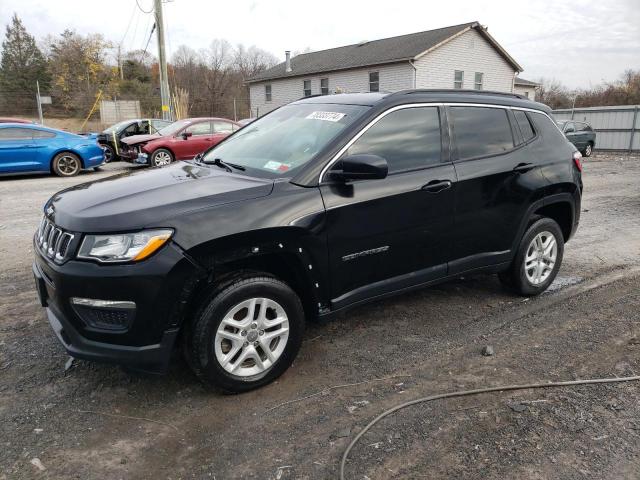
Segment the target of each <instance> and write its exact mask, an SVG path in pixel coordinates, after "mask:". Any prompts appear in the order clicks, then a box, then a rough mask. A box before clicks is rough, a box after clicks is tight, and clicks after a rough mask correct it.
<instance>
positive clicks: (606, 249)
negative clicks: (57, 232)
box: [0, 155, 640, 480]
mask: <svg viewBox="0 0 640 480" xmlns="http://www.w3.org/2000/svg"><path fill="white" fill-rule="evenodd" d="M123 168H129V167H127V166H125V165H122V164H114V165H110V166H108V167H107V168H105V169H104V171H103V172H100V173H87V174H83V175H82V176H80V177H78V178H76V179H58V178H54V177H21V178H4V179H0V479H14V478H15V479H27V478H28V479H31V478H50V479H58V478H64V479H74V478H78V479H192V478H195V479H218V480H220V479H228V478H232V479H235V478H247V479H274V480H283V479H293V478H295V479H333V478H337V474H338V465H339V461H340V456H341V455H342V452H343V451H344V449H345V447H346V446H347V444H348V443H349V441H350V439H351V438H352V437H353V435H355V434H356V433H357V432H358V430H359V429H360V428H362V427H363V426H364V425H366V424H367V423H368V422H369V421H370V420H371V419H372V418H374V417H375V416H376V415H378V414H379V413H381V412H382V411H383V410H385V409H387V408H390V407H392V406H394V405H396V404H398V403H401V402H404V401H408V400H411V399H414V398H419V397H423V396H426V395H432V394H436V393H442V392H447V391H452V390H458V389H463V388H464V389H468V388H479V387H483V386H494V385H503V384H510V383H530V382H535V381H561V380H573V379H585V378H595V377H613V376H625V375H634V374H639V373H640V326H639V325H640V288H639V287H640V188H639V187H638V185H639V184H640V159H639V158H638V157H635V158H630V157H625V156H623V155H596V156H594V157H592V159H589V160H586V161H585V174H584V182H585V196H584V200H583V212H582V221H581V226H580V229H579V231H578V234H577V236H576V237H575V238H574V239H573V240H572V241H571V242H569V243H568V244H567V247H566V250H565V259H564V264H563V266H562V269H561V271H560V276H559V278H558V280H557V281H556V283H555V284H554V285H553V288H552V291H551V292H549V293H545V294H544V295H542V296H540V297H538V298H535V299H529V300H526V299H522V298H520V297H516V296H514V295H512V294H509V293H507V292H505V291H504V290H502V289H501V287H500V284H499V282H498V281H497V279H496V278H495V277H494V276H477V277H471V278H460V279H458V280H456V281H454V282H450V283H447V284H443V285H440V286H437V287H433V288H428V289H424V290H421V291H417V292H413V293H410V294H405V295H402V296H399V297H396V298H393V299H391V300H387V301H382V302H377V303H374V304H370V305H368V306H365V307H362V308H358V309H356V310H353V311H351V312H350V313H348V314H347V315H344V316H343V317H342V318H340V319H338V320H336V321H334V322H331V323H328V324H324V325H310V326H309V328H308V331H307V334H306V339H305V342H304V344H303V347H302V350H301V352H300V356H299V358H298V359H297V361H296V362H295V364H294V366H293V367H292V368H291V369H290V370H289V371H288V372H287V373H285V375H283V376H282V377H281V378H280V379H279V380H278V381H277V382H276V383H274V384H271V385H269V386H267V387H265V388H262V389H260V390H258V391H254V392H250V393H247V394H243V395H240V396H223V395H219V394H215V393H211V392H209V391H207V390H206V389H205V388H203V387H202V386H201V385H200V384H199V383H198V382H197V381H196V379H195V378H194V377H193V375H191V373H190V372H189V371H188V369H187V367H186V365H185V363H184V362H183V361H182V360H181V359H180V357H179V356H176V358H175V360H174V361H173V362H172V367H171V370H170V372H169V374H168V375H167V376H164V377H142V376H134V375H132V374H129V373H126V372H124V371H123V370H121V369H119V368H117V367H112V366H104V365H98V364H92V363H88V362H83V361H76V362H74V363H73V364H72V366H71V367H70V368H69V369H68V370H66V371H65V364H66V362H67V360H68V357H67V356H66V355H65V353H64V351H63V349H62V347H61V346H60V345H59V344H58V341H57V340H56V338H55V337H54V335H53V333H52V332H51V331H50V328H49V325H48V324H47V322H46V319H45V315H44V312H43V309H42V308H41V307H40V306H39V304H38V302H37V299H36V294H35V291H34V287H33V279H32V275H31V259H32V255H33V252H32V249H31V235H32V233H33V231H34V230H35V228H36V225H37V223H38V221H39V218H40V215H41V207H42V205H43V203H44V201H45V200H46V199H47V198H48V197H49V196H50V195H51V194H53V193H54V192H55V191H57V190H59V189H62V188H64V187H65V186H68V185H71V184H74V183H79V182H84V181H87V180H90V179H95V178H100V177H102V176H105V175H110V174H112V173H113V172H114V171H118V170H121V169H123ZM485 345H491V346H493V348H494V350H495V355H493V356H483V355H482V354H481V351H482V349H483V347H484V346H485ZM318 392H323V393H320V394H318V395H315V396H311V395H313V394H314V393H318ZM639 393H640V384H639V383H625V384H615V385H599V386H582V387H573V388H561V389H545V390H525V391H518V392H502V393H491V394H484V395H478V396H473V397H466V398H462V399H451V400H443V401H437V402H433V403H429V404H423V405H417V406H413V407H410V408H408V409H405V410H402V411H400V412H398V413H396V414H395V415H393V416H391V417H388V418H387V419H385V420H383V421H382V422H381V423H380V424H378V425H377V426H375V427H374V428H373V429H372V430H371V431H370V432H368V433H367V434H366V435H365V436H364V437H363V439H362V441H361V442H360V443H359V444H358V445H357V446H356V447H355V449H354V450H353V452H352V454H351V456H350V460H349V462H348V464H347V478H349V479H371V480H373V479H400V478H412V479H414V478H430V479H439V478H463V479H472V478H473V479H475V478H482V479H505V478H509V479H511V478H513V479H532V480H533V479H550V478H553V479H558V478H560V479H585V478H588V479H599V478H604V477H606V478H609V479H618V478H629V479H637V478H640V396H639ZM304 397H308V398H304ZM292 400H298V401H293V402H292ZM287 402H290V403H287ZM134 417H135V418H134Z"/></svg>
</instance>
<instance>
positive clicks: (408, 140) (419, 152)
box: [345, 107, 441, 174]
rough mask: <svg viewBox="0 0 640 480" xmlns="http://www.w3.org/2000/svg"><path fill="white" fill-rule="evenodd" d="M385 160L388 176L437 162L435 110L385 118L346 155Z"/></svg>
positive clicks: (413, 110) (438, 145)
mask: <svg viewBox="0 0 640 480" xmlns="http://www.w3.org/2000/svg"><path fill="white" fill-rule="evenodd" d="M357 154H369V155H378V156H380V157H382V158H384V159H385V160H386V161H387V164H388V165H389V174H393V173H397V172H405V171H410V170H417V169H421V168H425V167H427V166H430V165H435V164H438V163H440V160H441V139H440V116H439V113H438V108H437V107H416V108H404V109H402V110H397V111H395V112H391V113H390V114H388V115H386V116H385V117H383V118H382V119H380V120H379V121H378V122H377V123H376V124H374V125H373V126H372V127H371V128H369V130H367V131H366V132H365V133H364V134H363V135H362V136H361V137H360V138H358V140H356V141H355V143H354V144H353V145H351V146H350V147H349V149H348V150H347V151H346V153H345V155H357Z"/></svg>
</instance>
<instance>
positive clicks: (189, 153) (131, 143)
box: [120, 118, 241, 167]
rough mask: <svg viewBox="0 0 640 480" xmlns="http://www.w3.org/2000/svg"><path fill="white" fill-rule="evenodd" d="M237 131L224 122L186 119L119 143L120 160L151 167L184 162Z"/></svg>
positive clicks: (233, 126)
mask: <svg viewBox="0 0 640 480" xmlns="http://www.w3.org/2000/svg"><path fill="white" fill-rule="evenodd" d="M240 127H241V125H239V124H237V123H236V122H234V121H232V120H227V119H226V118H187V119H184V120H178V121H177V122H174V123H172V124H171V125H167V126H166V127H164V128H162V129H160V130H159V131H158V133H155V134H150V135H134V136H132V137H127V138H123V139H122V143H124V144H125V145H126V147H125V150H123V151H122V152H121V155H120V156H121V157H122V158H123V159H124V160H126V161H129V162H134V163H142V164H147V165H150V166H153V167H159V166H163V165H168V164H169V163H171V162H173V161H175V160H188V159H191V158H193V157H195V156H196V155H197V154H198V153H201V152H204V151H205V150H208V149H209V148H210V147H212V146H213V145H216V144H217V143H219V142H220V141H222V139H224V138H225V137H226V136H227V135H229V134H231V133H232V132H235V131H236V130H238V129H239V128H240Z"/></svg>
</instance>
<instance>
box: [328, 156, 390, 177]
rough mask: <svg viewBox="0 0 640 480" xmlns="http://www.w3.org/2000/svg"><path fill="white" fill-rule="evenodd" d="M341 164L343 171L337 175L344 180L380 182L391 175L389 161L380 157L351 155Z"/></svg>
mask: <svg viewBox="0 0 640 480" xmlns="http://www.w3.org/2000/svg"><path fill="white" fill-rule="evenodd" d="M341 163H342V171H341V172H340V171H337V172H335V173H336V174H337V176H338V177H340V178H342V179H343V180H379V179H382V178H386V177H387V174H388V173H389V166H388V165H387V161H386V160H385V159H384V158H382V157H379V156H378V155H369V154H360V155H349V156H346V157H344V158H343V159H342V160H341Z"/></svg>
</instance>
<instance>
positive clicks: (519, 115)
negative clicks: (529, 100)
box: [513, 110, 536, 143]
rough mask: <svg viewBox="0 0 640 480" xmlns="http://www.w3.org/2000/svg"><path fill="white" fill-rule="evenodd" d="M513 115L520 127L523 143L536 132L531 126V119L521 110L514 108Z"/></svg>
mask: <svg viewBox="0 0 640 480" xmlns="http://www.w3.org/2000/svg"><path fill="white" fill-rule="evenodd" d="M513 116H514V117H515V119H516V123H517V124H518V128H520V133H522V138H523V140H524V142H525V143H526V142H528V141H529V140H531V139H532V138H533V137H535V136H536V133H535V132H534V131H533V127H532V126H531V121H530V120H529V117H528V116H527V114H526V113H525V112H523V111H522V110H514V111H513Z"/></svg>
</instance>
